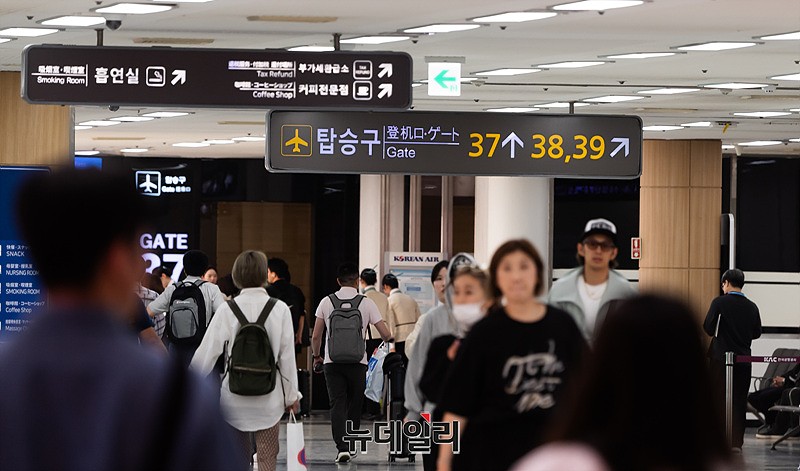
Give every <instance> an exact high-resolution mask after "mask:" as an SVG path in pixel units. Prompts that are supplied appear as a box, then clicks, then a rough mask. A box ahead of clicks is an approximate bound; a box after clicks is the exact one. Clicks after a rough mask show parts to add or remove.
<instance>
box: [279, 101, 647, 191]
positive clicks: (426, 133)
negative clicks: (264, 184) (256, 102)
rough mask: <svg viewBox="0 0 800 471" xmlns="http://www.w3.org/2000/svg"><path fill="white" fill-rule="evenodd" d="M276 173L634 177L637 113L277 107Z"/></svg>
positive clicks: (638, 148) (637, 166)
mask: <svg viewBox="0 0 800 471" xmlns="http://www.w3.org/2000/svg"><path fill="white" fill-rule="evenodd" d="M266 154H267V158H266V167H267V169H268V170H270V171H274V172H324V173H402V174H423V175H506V176H513V175H528V176H548V177H568V178H580V177H585V178H620V179H624V178H636V177H638V176H639V174H640V173H641V160H642V120H641V119H640V118H639V117H638V116H604V115H563V114H562V115H544V114H513V115H511V114H500V113H480V112H475V113H462V112H427V111H410V112H405V113H370V112H314V113H312V112H300V111H273V112H271V113H269V114H268V116H267V149H266Z"/></svg>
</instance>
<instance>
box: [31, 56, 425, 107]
mask: <svg viewBox="0 0 800 471" xmlns="http://www.w3.org/2000/svg"><path fill="white" fill-rule="evenodd" d="M411 78H412V63H411V57H410V56H409V55H408V54H405V53H399V52H382V53H359V52H323V53H320V52H290V51H284V50H247V49H200V48H183V49H180V48H144V47H90V46H58V45H33V46H29V47H27V48H26V49H25V51H24V52H23V56H22V96H23V97H24V98H25V99H26V100H28V101H29V102H31V103H56V104H89V105H136V106H176V105H178V106H181V107H226V108H337V109H348V108H360V109H406V108H408V107H409V106H410V105H411Z"/></svg>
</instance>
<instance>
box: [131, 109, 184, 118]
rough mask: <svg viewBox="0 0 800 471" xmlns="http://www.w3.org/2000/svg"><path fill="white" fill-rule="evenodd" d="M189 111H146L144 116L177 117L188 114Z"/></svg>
mask: <svg viewBox="0 0 800 471" xmlns="http://www.w3.org/2000/svg"><path fill="white" fill-rule="evenodd" d="M188 114H189V113H184V112H183V111H156V112H154V113H145V114H143V115H142V116H147V117H149V118H177V117H178V116H186V115H188Z"/></svg>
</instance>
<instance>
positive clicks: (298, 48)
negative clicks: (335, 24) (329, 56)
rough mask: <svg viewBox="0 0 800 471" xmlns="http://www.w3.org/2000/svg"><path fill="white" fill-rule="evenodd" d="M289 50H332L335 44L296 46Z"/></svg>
mask: <svg viewBox="0 0 800 471" xmlns="http://www.w3.org/2000/svg"><path fill="white" fill-rule="evenodd" d="M288 50H289V51H292V52H331V51H333V50H335V48H334V47H333V46H295V47H290V48H289V49H288Z"/></svg>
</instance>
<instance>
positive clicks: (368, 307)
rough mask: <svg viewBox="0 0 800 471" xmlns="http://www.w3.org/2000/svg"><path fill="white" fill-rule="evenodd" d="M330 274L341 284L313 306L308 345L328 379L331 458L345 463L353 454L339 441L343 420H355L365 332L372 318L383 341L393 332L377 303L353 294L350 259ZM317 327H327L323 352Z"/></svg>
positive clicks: (355, 280) (355, 275)
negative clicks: (334, 454) (333, 446)
mask: <svg viewBox="0 0 800 471" xmlns="http://www.w3.org/2000/svg"><path fill="white" fill-rule="evenodd" d="M336 279H337V282H338V283H339V286H340V287H341V289H339V291H337V292H335V293H333V294H331V295H330V296H327V297H326V298H324V299H323V300H322V301H321V302H320V303H319V307H317V313H316V318H317V320H316V323H315V324H314V333H313V336H312V340H311V348H312V353H313V355H314V371H319V367H320V366H322V367H323V370H324V372H325V381H326V383H327V385H328V397H329V398H330V406H331V431H332V433H333V440H334V441H335V442H336V449H337V450H338V454H337V455H336V460H335V462H336V463H347V462H348V461H350V460H351V459H353V458H355V455H351V454H350V453H349V447H348V445H347V443H346V442H345V441H344V435H345V430H346V429H345V427H346V424H347V422H348V421H351V422H352V423H353V428H354V429H358V428H359V427H360V426H361V406H362V403H363V401H364V387H365V380H366V375H367V353H366V345H365V343H364V336H365V332H366V330H367V328H368V327H369V325H370V324H372V325H374V326H375V328H376V329H378V333H380V335H381V338H383V340H384V341H386V342H394V338H392V334H391V333H390V332H389V328H388V327H387V326H386V323H385V322H384V321H383V318H382V317H381V313H380V311H378V306H376V305H375V303H374V302H373V301H372V300H371V299H369V298H367V297H366V296H364V295H361V294H358V289H357V286H358V267H357V266H356V265H355V264H353V263H344V264H342V265H340V266H339V270H338V272H337V276H336ZM323 330H327V336H326V338H325V340H326V342H325V353H324V356H323V355H321V353H322V352H321V351H320V350H321V348H322V332H323ZM323 365H324V366H323Z"/></svg>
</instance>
